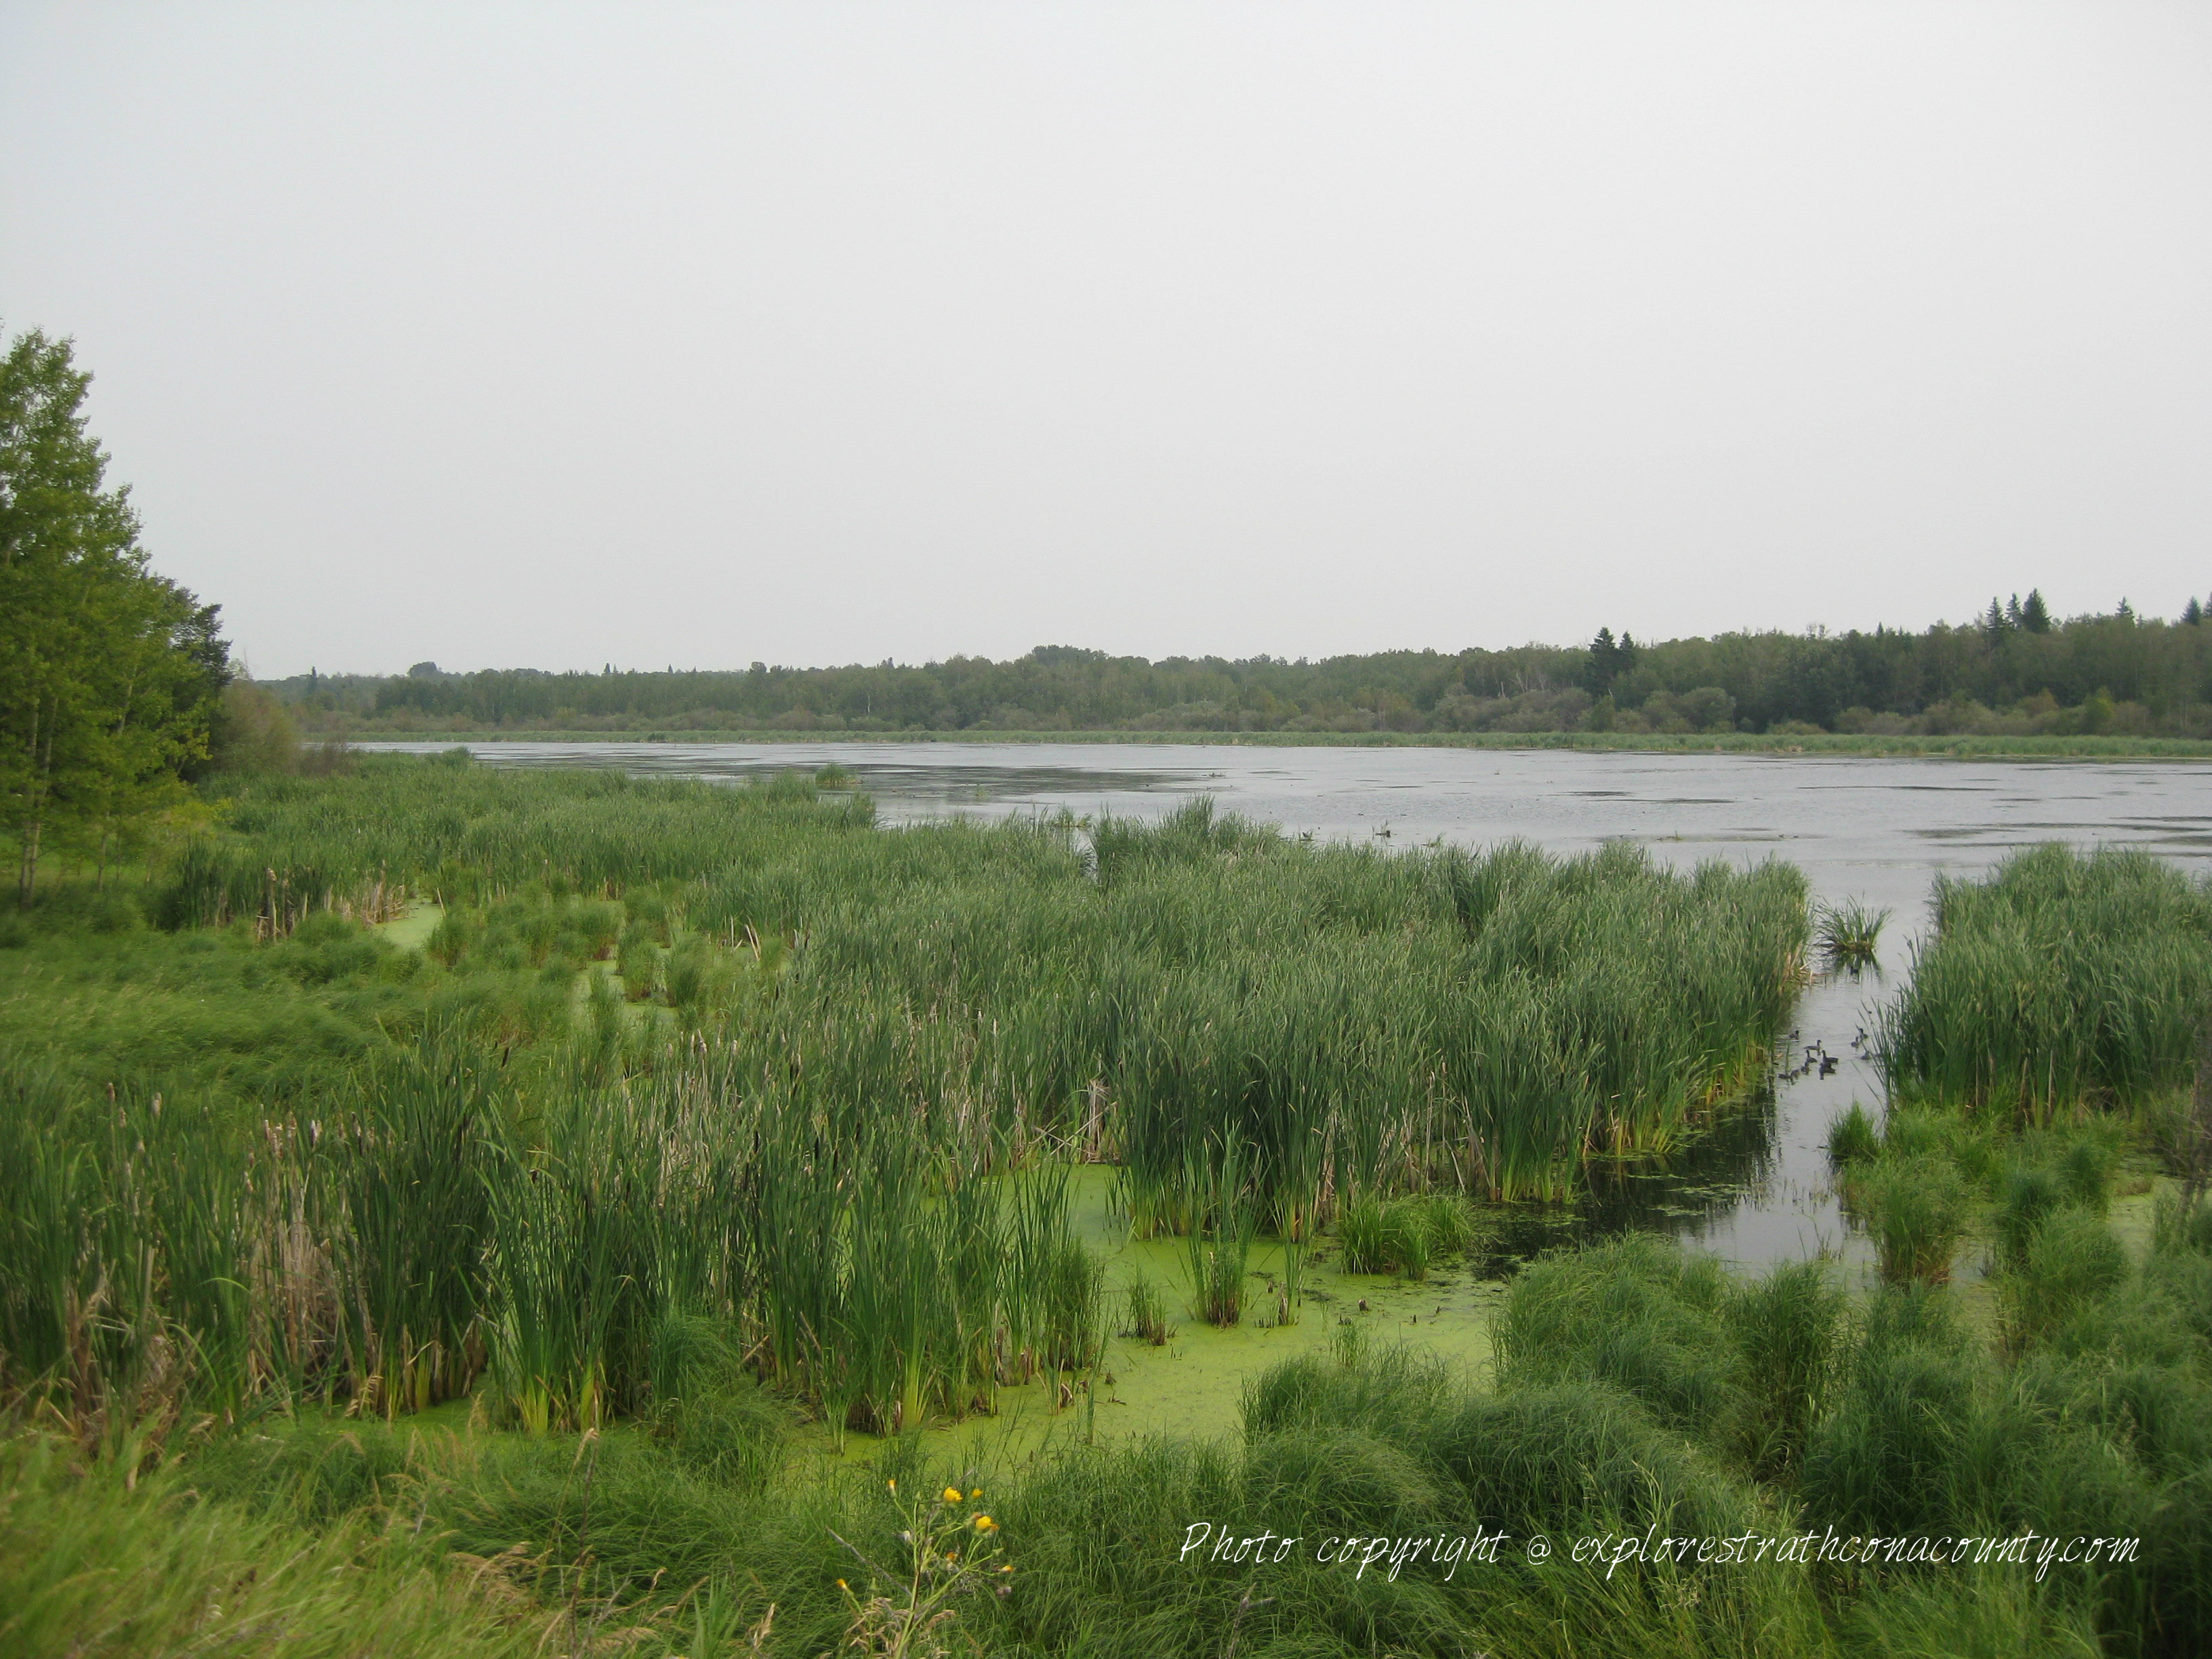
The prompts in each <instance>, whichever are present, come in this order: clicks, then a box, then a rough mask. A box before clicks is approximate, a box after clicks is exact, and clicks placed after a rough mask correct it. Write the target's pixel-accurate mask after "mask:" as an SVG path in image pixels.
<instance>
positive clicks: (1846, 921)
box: [1813, 899, 1889, 973]
mask: <svg viewBox="0 0 2212 1659" xmlns="http://www.w3.org/2000/svg"><path fill="white" fill-rule="evenodd" d="M1887 921H1889V912H1888V911H1887V910H1877V909H1875V908H1873V907H1872V906H1870V905H1867V904H1863V903H1861V902H1859V901H1858V900H1857V899H1845V900H1843V901H1842V902H1839V903H1835V904H1817V905H1815V906H1814V908H1813V943H1814V948H1815V949H1816V950H1817V951H1819V952H1820V959H1821V961H1822V962H1824V963H1826V964H1827V967H1828V969H1829V970H1830V971H1831V972H1834V971H1838V970H1842V969H1848V970H1850V971H1851V972H1853V973H1857V972H1858V971H1860V970H1861V969H1864V968H1866V967H1867V966H1869V964H1870V963H1873V961H1874V960H1875V952H1876V951H1877V949H1878V948H1879V946H1880V945H1881V930H1882V927H1883V926H1884V924H1886V923H1887Z"/></svg>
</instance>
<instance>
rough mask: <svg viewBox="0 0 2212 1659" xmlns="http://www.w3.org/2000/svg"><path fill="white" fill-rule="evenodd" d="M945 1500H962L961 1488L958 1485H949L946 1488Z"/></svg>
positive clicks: (954, 1502) (952, 1501)
mask: <svg viewBox="0 0 2212 1659" xmlns="http://www.w3.org/2000/svg"><path fill="white" fill-rule="evenodd" d="M959 1501H960V1488H959V1487H957V1486H947V1487H946V1488H945V1502H946V1503H948V1504H957V1503H958V1502H959Z"/></svg>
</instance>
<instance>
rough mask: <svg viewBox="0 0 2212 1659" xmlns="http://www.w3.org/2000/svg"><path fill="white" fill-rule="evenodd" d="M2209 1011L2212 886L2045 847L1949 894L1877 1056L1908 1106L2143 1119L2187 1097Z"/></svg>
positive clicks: (2110, 856)
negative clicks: (2113, 1113) (2175, 1096)
mask: <svg viewBox="0 0 2212 1659" xmlns="http://www.w3.org/2000/svg"><path fill="white" fill-rule="evenodd" d="M2207 1006H2212V885H2208V884H2207V883H2206V882H2205V881H2203V880H2201V879H2200V880H2198V881H2197V882H2193V883H2192V882H2191V881H2190V880H2189V879H2188V878H2186V877H2185V876H2183V875H2182V874H2181V873H2180V872H2178V871H2176V870H2175V869H2173V868H2172V866H2170V865H2167V864H2164V863H2161V862H2160V860H2157V859H2156V858H2154V857H2153V856H2152V855H2150V854H2148V853H2143V852H2140V851H2135V850H2112V849H2106V850H2100V851H2098V852H2094V853H2091V854H2087V855H2083V854H2076V853H2075V852H2074V851H2073V850H2071V849H2070V848H2066V847H2063V846H2060V845H2056V844H2051V845H2045V846H2042V847H2037V848H2031V849H2029V850H2028V851H2026V852H2023V853H2020V854H2015V855H2014V856H2013V857H2012V858H2010V859H2008V860H2006V862H2005V863H2004V864H2002V866H1999V867H1998V869H1997V870H1996V872H1995V873H1993V874H1992V875H1991V876H1990V877H1989V878H1987V879H1986V880H1982V881H1963V880H1950V879H1946V880H1944V881H1942V882H1940V883H1939V884H1937V888H1936V933H1935V936H1934V938H1933V939H1931V940H1930V941H1929V943H1928V944H1927V945H1925V946H1924V947H1923V948H1922V949H1921V950H1920V951H1918V953H1917V956H1916V957H1915V960H1914V962H1913V967H1912V975H1911V981H1910V983H1909V984H1908V985H1907V986H1906V987H1905V992H1904V994H1903V995H1902V996H1901V997H1900V998H1899V1000H1898V1001H1897V1002H1896V1003H1894V1004H1893V1005H1892V1006H1890V1008H1889V1009H1888V1010H1887V1012H1885V1014H1884V1016H1883V1018H1882V1023H1881V1030H1880V1032H1879V1036H1878V1042H1877V1054H1878V1056H1879V1058H1880V1060H1881V1065H1882V1066H1883V1069H1884V1071H1885V1073H1887V1077H1888V1079H1889V1082H1890V1086H1891V1087H1892V1089H1893V1091H1897V1092H1899V1094H1902V1095H1905V1096H1908V1097H1929V1098H1934V1099H1939V1100H1944V1101H1950V1102H1955V1103H1963V1104H1966V1105H1970V1106H1973V1107H1976V1108H1984V1107H1994V1108H1998V1109H2017V1110H2023V1111H2027V1112H2030V1113H2033V1114H2036V1115H2049V1114H2050V1113H2051V1112H2053V1111H2055V1110H2057V1109H2062V1108H2066V1107H2070V1106H2072V1105H2074V1104H2075V1103H2089V1104H2092V1105H2095V1106H2102V1107H2108V1108H2109V1107H2124V1108H2136V1107H2142V1106H2146V1105H2148V1104H2149V1103H2152V1102H2153V1101H2154V1100H2156V1099H2157V1098H2159V1097H2160V1096H2162V1095H2165V1094H2168V1093H2171V1092H2172V1091H2177V1090H2179V1089H2181V1088H2183V1087H2185V1085H2187V1084H2188V1082H2189V1080H2190V1077H2191V1062H2192V1060H2193V1059H2194V1056H2195V1052H2196V1048H2197V1039H2198V1029H2199V1025H2200V1024H2201V1022H2202V1021H2203V1017H2204V1010H2205V1009H2206V1007H2207Z"/></svg>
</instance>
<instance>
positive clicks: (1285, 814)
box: [363, 743, 2212, 1262]
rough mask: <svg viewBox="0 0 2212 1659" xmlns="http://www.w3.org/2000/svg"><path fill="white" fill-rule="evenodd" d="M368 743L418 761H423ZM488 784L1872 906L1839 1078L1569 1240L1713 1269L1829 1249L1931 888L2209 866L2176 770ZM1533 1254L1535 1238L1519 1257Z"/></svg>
mask: <svg viewBox="0 0 2212 1659" xmlns="http://www.w3.org/2000/svg"><path fill="white" fill-rule="evenodd" d="M363 746H364V747H369V748H379V749H385V748H389V749H399V750H417V751H421V750H436V749H439V748H444V747H450V746H451V745H448V744H366V745H363ZM469 747H470V748H471V750H473V751H474V752H475V753H476V755H477V757H478V758H479V759H481V760H483V761H484V762H486V763H490V764H493V765H502V766H530V765H537V766H548V765H551V766H600V767H616V768H620V769H623V770H627V771H630V772H635V773H638V774H641V775H653V776H665V777H690V778H708V779H714V778H724V779H736V778H744V777H750V776H755V775H760V774H762V773H764V772H772V771H776V770H781V769H789V768H793V767H804V768H810V769H811V768H815V767H820V766H826V765H829V764H830V763H833V762H834V763H836V764H837V765H840V766H842V767H844V768H845V769H848V771H850V772H853V773H854V774H855V775H857V777H858V780H859V782H860V787H863V788H865V789H866V790H867V791H869V793H872V794H873V795H874V796H875V798H876V800H877V802H878V805H879V807H880V808H881V810H882V813H883V816H884V818H885V819H886V820H887V821H890V822H894V823H900V822H913V821H915V820H917V819H922V818H928V817H944V816H947V815H951V814H962V815H968V816H976V817H1003V816H1005V815H1007V814H1009V813H1023V812H1057V811H1061V810H1062V809H1065V810H1066V811H1072V812H1075V813H1077V814H1079V815H1090V814H1097V813H1100V812H1113V813H1116V814H1121V815H1125V816H1128V817H1156V816H1158V815H1160V814H1162V813H1164V812H1167V811H1172V810H1173V809H1174V808H1175V807H1176V805H1180V804H1181V803H1182V802H1183V801H1184V800H1187V799H1190V798H1191V797H1192V796H1194V795H1199V794H1210V795H1212V796H1213V797H1214V798H1215V799H1217V801H1218V803H1219V804H1220V805H1221V806H1222V807H1223V808H1224V809H1225V810H1226V811H1235V812H1240V813H1243V814H1244V815H1246V816H1247V817H1255V818H1259V819H1262V820H1265V821H1267V822H1269V823H1279V824H1280V825H1282V826H1283V827H1284V828H1285V829H1288V830H1291V831H1293V832H1308V831H1310V832H1311V833H1313V834H1314V835H1316V836H1320V837H1322V838H1328V839H1341V840H1356V841H1362V842H1383V843H1387V844H1389V845H1390V846H1393V847H1406V846H1411V845H1414V844H1417V843H1419V842H1431V841H1434V840H1437V839H1439V838H1441V839H1442V840H1443V841H1445V842H1454V843H1456V844H1458V845H1461V846H1464V847H1468V848H1481V847H1485V846H1488V845H1490V844H1492V843H1494V842H1500V841H1505V840H1509V839H1515V838H1518V839H1520V840H1523V841H1528V842H1534V843H1535V844H1536V845H1538V846H1541V847H1543V848H1547V850H1550V851H1552V852H1555V853H1565V852H1580V851H1584V850H1587V849H1589V848H1593V847H1595V846H1598V845H1599V844H1601V842H1607V841H1610V840H1619V839H1626V840H1631V841H1635V842H1641V843H1642V844H1644V846H1646V847H1648V848H1650V850H1651V852H1652V854H1653V855H1654V856H1655V857H1656V858H1659V859H1662V860H1666V861H1667V862H1668V863H1670V864H1677V865H1683V866H1687V865H1691V864H1694V863H1696V862H1698V861H1699V860H1705V859H1715V858H1717V859H1725V860H1729V861H1731V862H1747V861H1754V860H1760V859H1765V858H1780V859H1784V860H1789V861H1790V863H1793V864H1795V865H1796V866H1798V867H1799V868H1801V869H1802V870H1803V871H1804V872H1805V873H1806V875H1807V877H1808V879H1809V880H1810V881H1811V883H1812V886H1813V890H1814V894H1815V896H1818V897H1820V898H1824V899H1831V900H1833V899H1842V898H1856V899H1859V900H1862V901H1863V902H1868V903H1870V904H1874V905H1876V906H1879V907H1882V908H1887V909H1889V910H1891V911H1892V912H1893V920H1892V921H1891V923H1890V926H1889V927H1887V929H1886V930H1885V931H1884V933H1883V935H1882V940H1881V963H1880V966H1879V968H1878V969H1876V970H1874V971H1870V972H1869V973H1868V974H1867V975H1863V977H1861V978H1857V979H1853V978H1850V977H1843V978H1838V979H1831V980H1823V981H1820V982H1819V983H1817V984H1815V985H1814V987H1812V988H1811V989H1810V990H1809V991H1808V993H1807V994H1806V996H1805V998H1804V1000H1803V1001H1802V1004H1801V1005H1800V1007H1799V1011H1798V1019H1797V1031H1796V1036H1794V1038H1793V1042H1792V1048H1791V1049H1790V1054H1786V1055H1785V1056H1784V1064H1785V1066H1787V1065H1789V1064H1790V1062H1791V1061H1792V1060H1802V1059H1803V1058H1804V1057H1805V1054H1806V1051H1807V1050H1808V1048H1812V1049H1814V1050H1815V1052H1825V1053H1826V1054H1831V1055H1833V1056H1834V1057H1836V1058H1837V1059H1838V1060H1839V1061H1840V1062H1841V1063H1840V1064H1839V1066H1838V1067H1837V1069H1836V1070H1835V1072H1834V1073H1833V1074H1832V1075H1830V1076H1828V1077H1825V1078H1823V1077H1821V1076H1820V1075H1819V1074H1818V1071H1817V1068H1815V1070H1814V1072H1813V1073H1810V1074H1808V1075H1806V1076H1803V1077H1800V1078H1796V1079H1789V1078H1784V1079H1780V1080H1778V1082H1777V1085H1776V1087H1775V1091H1774V1095H1773V1097H1772V1099H1771V1101H1768V1102H1765V1103H1761V1105H1760V1106H1759V1108H1758V1109H1754V1110H1750V1111H1747V1112H1744V1113H1741V1114H1737V1115H1732V1116H1731V1117H1729V1119H1728V1120H1727V1121H1724V1122H1723V1123H1722V1124H1721V1125H1720V1126H1719V1127H1717V1129H1716V1130H1715V1132H1714V1133H1712V1134H1711V1135H1709V1136H1707V1137H1706V1138H1705V1139H1704V1140H1702V1141H1701V1142H1700V1143H1699V1145H1698V1146H1694V1147H1692V1148H1691V1149H1689V1150H1687V1151H1686V1152H1683V1153H1682V1154H1680V1155H1679V1156H1677V1157H1676V1158H1672V1159H1670V1160H1667V1161H1666V1162H1664V1163H1647V1164H1643V1165H1641V1166H1638V1168H1637V1169H1635V1170H1632V1171H1618V1172H1615V1173H1613V1174H1612V1175H1610V1176H1606V1175H1602V1174H1601V1176H1599V1177H1598V1178H1597V1180H1596V1182H1595V1187H1594V1190H1593V1192H1592V1194H1591V1195H1590V1198H1589V1201H1588V1202H1587V1203H1585V1204H1584V1205H1583V1206H1582V1208H1581V1214H1580V1217H1579V1218H1578V1221H1577V1226H1578V1227H1580V1228H1583V1229H1589V1228H1592V1227H1595V1228H1600V1229H1610V1228H1613V1227H1618V1226H1628V1225H1636V1226H1652V1227H1658V1228H1662V1229H1664V1230H1667V1231H1674V1232H1676V1233H1678V1234H1680V1235H1682V1236H1684V1237H1687V1238H1690V1239H1693V1240H1695V1241H1696V1242H1698V1243H1700V1244H1702V1245H1704V1246H1705V1247H1706V1248H1708V1249H1712V1250H1714V1251H1716V1252H1717V1253H1719V1254H1721V1255H1724V1256H1727V1257H1729V1258H1730V1259H1732V1260H1736V1261H1747V1262H1748V1261H1772V1260H1776V1259H1778V1258H1782V1257H1787V1256H1795V1255H1804V1254H1808V1253H1809V1252H1811V1251H1813V1250H1814V1249H1820V1248H1822V1247H1823V1246H1826V1247H1829V1248H1835V1249H1844V1252H1845V1254H1847V1255H1854V1254H1858V1253H1859V1249H1858V1247H1857V1246H1856V1245H1853V1246H1850V1247H1849V1248H1846V1230H1845V1227H1844V1220H1843V1217H1842V1215H1841V1212H1839V1211H1838V1207H1837V1205H1836V1201H1835V1199H1834V1196H1833V1194H1832V1193H1831V1192H1830V1191H1829V1189H1828V1185H1827V1181H1828V1169H1827V1160H1826V1153H1825V1152H1824V1150H1823V1143H1824V1141H1825V1139H1826V1133H1827V1126H1828V1122H1829V1121H1830V1119H1831V1118H1832V1117H1833V1116H1834V1115H1836V1114H1837V1113H1838V1112H1839V1111H1841V1110H1842V1109H1844V1108H1845V1107H1847V1106H1848V1105H1849V1104H1850V1103H1851V1101H1852V1100H1853V1099H1855V1098H1856V1099H1859V1100H1863V1101H1865V1102H1867V1103H1869V1105H1876V1104H1878V1103H1880V1101H1881V1078H1880V1075H1879V1073H1877V1072H1876V1071H1875V1067H1874V1066H1873V1064H1872V1062H1871V1060H1869V1059H1868V1058H1867V1057H1866V1055H1865V1052H1864V1048H1863V1037H1864V1036H1865V1035H1866V1034H1867V1033H1869V1032H1870V1031H1871V1030H1872V1029H1873V1024H1874V1021H1873V1018H1872V1010H1873V1008H1874V1007H1875V1006H1877V1005H1878V1004H1879V1002H1880V1001H1881V1000H1882V999H1883V998H1884V997H1885V996H1886V995H1887V994H1889V992H1890V990H1891V989H1892V988H1893V987H1894V986H1895V985H1897V984H1898V983H1899V981H1900V980H1901V978H1902V975H1903V974H1904V972H1905V968H1906V966H1907V963H1908V962H1909V959H1910V951H1911V945H1912V942H1913V941H1914V940H1915V939H1917V937H1918V936H1919V935H1920V933H1922V931H1923V928H1924V927H1925V925H1926V921H1927V915H1928V907H1927V901H1928V897H1929V892H1930V890H1931V889H1932V886H1933V884H1934V882H1935V879H1936V877H1938V876H1939V875H1946V874H1948V875H1967V874H1972V873H1975V872H1979V871H1983V870H1986V869H1987V868H1989V867H1990V866H1991V865H1992V864H1994V863H1996V861H1997V860H2000V859H2002V857H2003V856H2004V855H2005V854H2007V853H2009V852H2011V851H2013V850H2014V849H2015V848H2021V847H2026V846H2030V845H2033V843H2035V842H2042V841H2064V842H2072V843H2073V844H2075V845H2076V846H2080V847H2085V848H2086V847H2094V846H2136V847H2142V848H2148V849H2149V850H2150V851H2152V852H2154V853H2155V854H2158V855H2159V856H2160V857H2161V858H2165V859H2168V860H2172V861H2173V862H2174V863H2176V864H2177V865H2179V866H2181V867H2182V868H2184V869H2185V870H2188V871H2189V872H2191V873H2192V874H2196V873H2201V872H2204V871H2205V870H2207V869H2212V770H2208V769H2205V768H2204V767H2202V766H2198V765H2191V764H2188V763H2170V762H2168V763H2133V764H2105V763H2083V762H2070V761H2069V762H2019V761H2008V762H1995V761H1987V762H1984V761H1949V760H1860V759H1844V758H1832V757H1815V756H1802V757H1799V756H1765V755H1759V756H1732V755H1637V754H1619V753H1614V754H1574V753H1562V752H1559V751H1556V750H1504V751H1500V750H1467V749H1426V748H1405V749H1322V748H1269V747H1261V746H1257V745H1254V746H1244V745H1228V744H1173V745H1170V744H1161V745H1152V744H1146V745H1143V746H1137V745H1108V744H961V743H931V744H903V743H902V744H866V743H828V744H799V743H793V744H734V743H733V744H678V743H653V744H645V743H605V744H601V743H586V744H553V743H506V744H470V745H469ZM1537 1242H1539V1241H1537V1240H1534V1239H1530V1240H1528V1241H1527V1243H1529V1244H1531V1245H1533V1244H1534V1243H1537Z"/></svg>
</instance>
